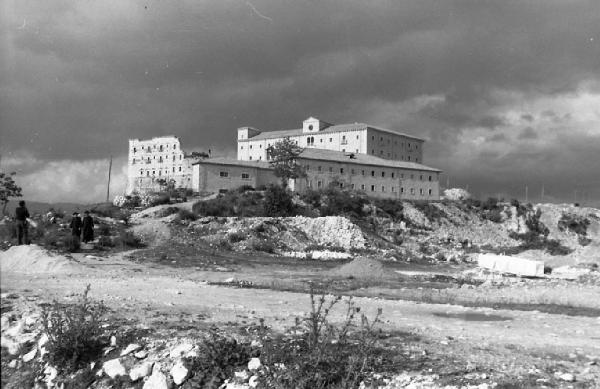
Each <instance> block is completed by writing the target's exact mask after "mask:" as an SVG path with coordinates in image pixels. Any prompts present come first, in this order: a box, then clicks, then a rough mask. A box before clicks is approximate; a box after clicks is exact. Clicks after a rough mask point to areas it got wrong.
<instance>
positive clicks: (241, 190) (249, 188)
mask: <svg viewBox="0 0 600 389" xmlns="http://www.w3.org/2000/svg"><path fill="white" fill-rule="evenodd" d="M237 191H238V192H239V193H244V192H248V191H252V192H254V187H253V186H252V185H242V186H240V187H239V188H237Z"/></svg>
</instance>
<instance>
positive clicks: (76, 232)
mask: <svg viewBox="0 0 600 389" xmlns="http://www.w3.org/2000/svg"><path fill="white" fill-rule="evenodd" d="M81 225H82V222H81V217H80V216H79V213H78V212H73V217H72V218H71V224H70V225H69V227H71V235H73V238H74V239H75V238H76V240H75V242H77V243H79V239H80V237H81Z"/></svg>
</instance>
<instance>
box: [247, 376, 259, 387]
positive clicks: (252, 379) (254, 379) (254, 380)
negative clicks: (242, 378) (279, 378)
mask: <svg viewBox="0 0 600 389" xmlns="http://www.w3.org/2000/svg"><path fill="white" fill-rule="evenodd" d="M248 386H250V387H251V388H256V387H257V386H258V376H256V375H253V376H252V377H250V380H248Z"/></svg>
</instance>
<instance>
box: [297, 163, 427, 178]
mask: <svg viewBox="0 0 600 389" xmlns="http://www.w3.org/2000/svg"><path fill="white" fill-rule="evenodd" d="M304 168H305V169H306V171H307V172H308V171H310V165H306V166H305V167H304ZM328 171H329V173H333V167H332V166H330V167H329V168H328ZM345 171H346V170H345V169H344V168H343V167H341V168H339V173H340V174H344V172H345ZM317 172H323V167H322V166H320V165H319V166H317ZM336 173H337V169H336ZM350 174H351V175H355V174H357V170H355V169H350ZM360 174H361V175H362V176H364V175H366V173H365V170H364V169H363V170H361V171H360ZM379 174H381V177H383V178H385V176H386V175H385V174H386V172H385V170H382V171H381V172H380V173H379ZM379 174H377V173H376V171H375V170H371V177H375V176H379ZM391 177H392V178H396V172H391ZM400 178H404V173H400ZM410 179H411V180H414V179H415V175H414V174H410ZM424 180H425V176H424V175H423V174H419V181H424ZM427 180H428V181H433V176H432V175H429V176H427Z"/></svg>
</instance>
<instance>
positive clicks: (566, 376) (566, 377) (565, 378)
mask: <svg viewBox="0 0 600 389" xmlns="http://www.w3.org/2000/svg"><path fill="white" fill-rule="evenodd" d="M558 378H560V379H561V380H562V381H566V382H575V376H574V375H573V374H571V373H564V374H561V375H559V376H558Z"/></svg>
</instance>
